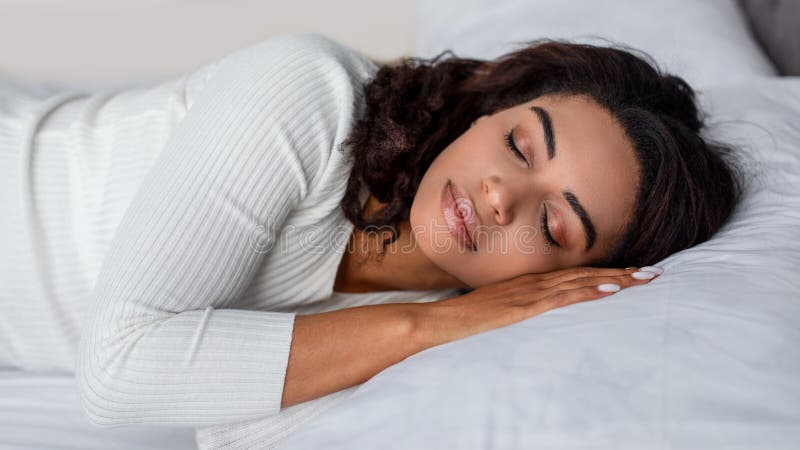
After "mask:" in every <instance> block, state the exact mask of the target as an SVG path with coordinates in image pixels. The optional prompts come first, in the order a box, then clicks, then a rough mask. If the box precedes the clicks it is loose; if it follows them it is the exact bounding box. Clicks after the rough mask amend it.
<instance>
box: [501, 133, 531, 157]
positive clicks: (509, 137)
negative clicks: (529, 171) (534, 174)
mask: <svg viewBox="0 0 800 450" xmlns="http://www.w3.org/2000/svg"><path fill="white" fill-rule="evenodd" d="M512 133H513V130H510V131H509V132H508V133H506V139H505V140H506V147H507V148H508V149H509V150H510V151H511V153H514V154H515V155H516V156H517V158H519V159H521V160H523V161H525V164H528V165H530V164H529V163H528V160H527V159H525V155H523V154H522V152H521V151H519V149H518V148H517V143H516V142H514V136H513V134H512Z"/></svg>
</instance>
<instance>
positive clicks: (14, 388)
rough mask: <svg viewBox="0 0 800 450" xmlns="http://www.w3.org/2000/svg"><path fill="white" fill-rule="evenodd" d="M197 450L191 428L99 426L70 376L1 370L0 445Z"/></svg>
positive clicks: (85, 449) (35, 447)
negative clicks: (90, 417)
mask: <svg viewBox="0 0 800 450" xmlns="http://www.w3.org/2000/svg"><path fill="white" fill-rule="evenodd" d="M22 448H29V449H53V450H55V449H76V450H78V449H80V450H89V449H97V450H111V449H118V450H123V449H125V450H127V449H130V450H142V449H153V450H155V449H164V450H182V449H187V450H188V449H196V448H197V444H196V443H195V440H194V430H193V429H191V428H164V427H152V426H130V427H118V428H97V427H95V426H93V425H92V424H91V423H89V422H88V420H87V419H86V416H85V415H84V414H83V411H82V410H81V406H80V400H79V398H78V390H77V388H76V386H75V379H74V377H73V376H71V375H69V374H62V373H52V374H31V373H26V372H22V371H17V370H11V369H7V370H0V449H3V450H5V449H15V450H17V449H22Z"/></svg>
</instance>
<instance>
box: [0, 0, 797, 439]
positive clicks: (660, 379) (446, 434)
mask: <svg viewBox="0 0 800 450" xmlns="http://www.w3.org/2000/svg"><path fill="white" fill-rule="evenodd" d="M771 4H774V2H772V3H771ZM743 11H745V10H744V9H742V8H740V7H739V5H738V4H737V3H736V2H734V1H733V0H706V1H704V2H696V1H689V0H670V1H661V0H648V1H643V0H638V1H637V0H618V1H615V2H613V3H611V4H608V3H607V2H604V3H603V4H601V2H595V1H591V0H573V1H570V2H569V3H567V2H553V1H552V0H551V1H545V0H531V1H527V2H521V1H513V0H504V1H498V0H494V1H490V0H467V1H464V0H460V1H457V0H436V1H434V0H420V1H418V2H417V15H418V46H417V47H418V50H417V55H419V56H425V57H430V56H434V55H435V54H437V53H439V52H440V51H441V50H444V49H448V48H449V49H452V50H453V51H454V52H455V53H456V54H457V55H459V56H469V57H481V58H491V57H494V56H497V55H499V54H500V53H502V52H503V51H505V50H508V49H510V48H512V46H513V43H514V42H520V41H524V40H531V39H535V38H539V37H552V38H569V39H573V40H578V41H589V42H597V41H600V42H609V41H608V39H611V40H612V41H614V42H620V43H624V44H628V45H630V46H632V47H634V48H640V49H642V50H644V51H647V52H648V53H650V54H651V55H653V56H654V57H655V58H656V59H657V60H658V61H659V62H661V63H663V64H664V66H665V67H666V68H668V69H671V70H673V71H675V72H676V73H678V74H681V75H683V76H685V78H686V79H687V80H688V81H689V82H690V83H691V84H692V85H693V86H694V87H696V88H697V89H698V91H699V93H700V101H701V104H702V105H703V107H704V108H705V109H706V110H707V111H708V112H709V113H710V122H711V123H712V129H711V132H710V134H711V136H713V137H717V138H719V139H721V140H725V141H727V142H731V143H734V144H736V145H738V146H740V147H741V148H742V150H743V152H745V153H746V155H747V156H748V160H749V161H750V165H749V173H750V174H751V176H752V180H751V184H750V187H749V190H748V193H747V195H746V197H745V200H744V202H743V203H742V205H741V206H740V208H739V209H737V211H736V212H735V214H734V217H733V219H732V220H731V221H730V223H728V224H727V225H726V226H725V227H724V228H723V230H721V231H720V233H719V234H718V235H717V236H715V237H714V238H713V239H711V240H710V241H708V242H706V243H704V244H701V245H699V246H697V247H694V248H692V249H688V250H686V251H683V252H680V253H678V254H675V255H672V256H670V257H668V258H666V259H665V260H663V261H660V262H657V263H658V264H657V265H659V266H662V267H664V268H666V272H665V273H664V274H663V275H662V276H661V277H659V279H657V280H654V281H653V282H651V283H649V284H647V285H644V286H639V287H635V288H630V289H627V290H624V291H622V292H620V293H618V294H615V295H614V296H612V297H610V298H608V299H605V300H603V301H602V302H587V303H580V304H576V305H572V306H569V307H566V308H561V309H557V310H553V311H549V312H547V313H545V314H543V315H540V316H537V317H535V318H532V319H530V320H526V321H523V322H520V323H517V324H514V325H512V326H509V327H505V328H501V329H496V330H492V331H489V332H485V333H481V334H478V335H474V336H470V337H468V338H466V339H462V340H459V341H455V342H451V343H448V344H445V345H441V346H437V347H433V348H430V349H428V350H425V351H423V352H420V353H417V354H415V355H412V356H411V357H409V358H407V359H405V360H404V361H402V362H400V363H398V364H396V365H394V366H392V367H389V368H387V369H386V370H384V371H382V372H381V373H379V374H378V375H376V376H375V377H373V378H372V379H370V380H369V381H367V382H366V383H364V384H363V385H361V386H359V387H358V388H357V389H355V390H353V391H352V393H351V394H350V396H349V397H348V398H347V400H346V401H343V402H341V403H340V404H338V405H336V406H334V407H332V408H330V409H328V410H326V411H324V412H323V413H322V414H320V415H319V416H318V417H316V418H315V419H314V420H312V421H310V422H309V423H307V425H306V426H304V427H303V428H302V429H300V430H298V431H296V432H295V433H292V434H290V435H289V436H287V437H286V438H285V439H283V441H282V442H281V444H280V448H285V449H315V450H316V449H348V450H349V449H420V450H422V449H442V448H459V449H488V448H494V449H517V448H526V449H552V450H561V449H609V448H615V449H637V450H638V449H666V448H679V449H716V448H725V449H754V448H758V449H775V450H781V449H796V448H798V444H797V443H798V442H800V346H798V345H797V343H798V342H800V276H798V271H800V121H798V119H797V118H798V117H800V78H799V77H792V76H780V70H781V68H780V67H790V66H785V65H782V66H778V65H776V64H775V62H774V61H773V60H771V59H770V58H769V57H768V56H767V52H765V51H764V50H763V49H762V48H761V47H760V44H759V41H758V40H757V39H756V37H755V35H754V34H753V33H752V32H751V31H750V26H751V20H750V19H749V18H748V17H749V16H746V15H745V14H744V12H743ZM794 23H795V24H796V23H797V21H796V20H795V21H794ZM213 431H214V430H213V429H210V430H207V431H205V432H204V433H208V434H207V435H206V436H205V437H206V438H207V440H206V441H205V442H206V443H207V445H208V447H214V448H238V446H237V445H236V442H235V441H233V440H227V441H226V436H225V434H224V433H223V434H219V433H217V434H214V433H213ZM212 434H213V435H214V438H213V439H211V438H210V436H211V435H212ZM200 438H201V439H202V438H203V435H202V434H201V435H200ZM196 447H197V444H196V441H195V431H194V430H192V429H187V428H171V427H143V426H142V427H140V426H131V427H120V428H113V429H99V428H95V427H93V426H92V425H91V424H89V423H88V422H87V420H86V419H85V417H84V416H83V414H82V411H81V409H80V404H79V401H78V396H77V391H76V389H75V386H74V380H73V379H72V377H71V376H70V375H69V374H59V373H52V374H31V373H24V372H19V371H16V370H12V369H5V370H3V369H1V368H0V449H5V448H63V449H66V448H75V449H78V448H80V449H93V448H96V449H112V448H113V449H128V448H130V449H142V448H148V449H162V448H163V449H189V448H196Z"/></svg>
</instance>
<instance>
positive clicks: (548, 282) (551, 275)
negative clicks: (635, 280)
mask: <svg viewBox="0 0 800 450" xmlns="http://www.w3.org/2000/svg"><path fill="white" fill-rule="evenodd" d="M637 271H638V269H637V268H635V267H632V268H629V269H619V268H605V267H604V268H599V267H585V266H579V267H570V268H568V269H561V270H556V271H553V272H548V273H545V274H541V276H542V278H539V281H541V283H542V287H544V288H548V287H552V286H556V285H558V284H561V283H563V282H565V281H569V280H574V279H579V278H592V277H601V276H619V275H626V276H630V274H632V273H635V272H637Z"/></svg>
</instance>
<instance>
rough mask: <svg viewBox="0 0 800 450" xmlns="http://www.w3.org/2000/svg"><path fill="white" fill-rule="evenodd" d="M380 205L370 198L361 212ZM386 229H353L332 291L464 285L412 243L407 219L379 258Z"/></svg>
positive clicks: (455, 286) (385, 237)
mask: <svg viewBox="0 0 800 450" xmlns="http://www.w3.org/2000/svg"><path fill="white" fill-rule="evenodd" d="M380 206H381V204H380V203H379V202H378V201H377V200H375V198H374V197H370V198H369V201H368V203H367V205H366V207H365V212H364V213H363V214H365V215H366V214H369V213H371V212H372V211H375V210H377V209H379V208H380ZM389 237H391V233H390V232H389V231H383V232H381V233H377V232H374V231H370V232H364V231H363V230H358V229H356V228H355V227H354V228H353V233H352V234H351V236H350V242H348V245H347V249H346V250H345V253H344V255H343V256H342V261H341V263H340V264H339V269H338V271H337V274H336V282H335V284H334V287H333V290H334V291H337V292H378V291H390V290H414V291H422V290H433V289H450V288H462V287H468V286H467V285H466V284H464V283H463V282H461V281H460V280H458V279H457V278H455V277H453V276H452V275H450V274H449V273H448V272H445V271H444V270H442V269H440V268H439V267H438V266H436V265H435V264H433V262H431V260H430V259H428V257H427V256H426V255H425V254H424V253H423V252H422V251H421V249H420V247H419V246H418V245H416V242H415V241H414V236H413V234H412V233H411V227H410V224H409V222H408V221H407V220H406V221H403V222H401V223H400V226H399V236H398V238H397V240H396V241H395V242H393V243H392V244H389V245H387V246H386V248H385V252H384V253H383V256H382V257H381V258H379V257H378V256H379V250H380V249H381V247H382V246H383V240H384V239H388V238H389Z"/></svg>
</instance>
